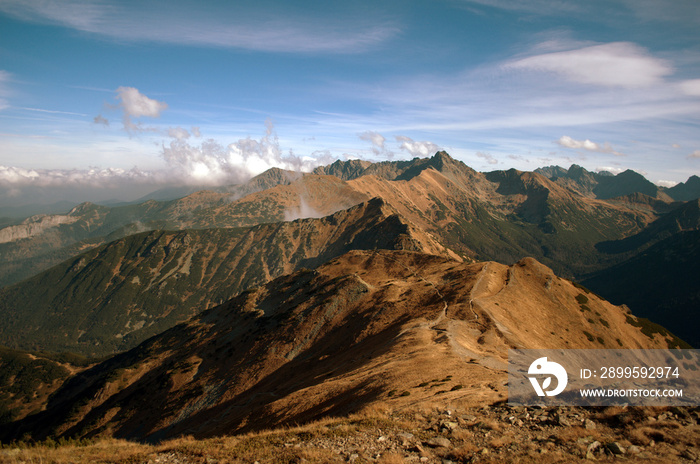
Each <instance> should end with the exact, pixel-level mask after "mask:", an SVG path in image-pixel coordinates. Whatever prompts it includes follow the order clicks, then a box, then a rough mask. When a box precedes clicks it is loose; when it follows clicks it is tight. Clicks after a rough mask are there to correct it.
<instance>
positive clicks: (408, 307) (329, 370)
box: [6, 250, 675, 441]
mask: <svg viewBox="0 0 700 464" xmlns="http://www.w3.org/2000/svg"><path fill="white" fill-rule="evenodd" d="M674 343H675V342H674V339H673V337H672V336H670V335H669V334H667V333H656V334H645V333H643V332H642V331H641V330H640V328H639V324H638V323H637V320H636V318H635V317H634V316H632V315H631V314H629V313H628V312H626V311H625V310H624V309H622V308H620V307H616V306H613V305H611V304H610V303H608V302H606V301H604V300H602V299H600V298H598V297H596V296H595V295H593V294H591V293H586V291H585V290H582V289H581V288H580V287H577V286H576V285H574V284H572V283H571V282H569V281H567V280H564V279H561V278H558V277H556V275H554V273H553V272H552V271H551V270H550V269H549V268H547V267H546V266H543V265H542V264H540V263H538V262H537V261H535V260H534V259H532V258H527V259H524V260H522V261H520V262H518V263H516V264H514V265H512V266H506V265H503V264H499V263H495V262H480V263H473V264H469V263H459V262H457V261H455V260H453V259H450V258H447V257H440V256H436V255H429V254H425V253H421V252H412V251H388V250H371V251H370V250H365V251H360V250H358V251H350V252H348V253H346V254H344V255H342V256H340V257H338V258H335V259H332V260H330V261H328V262H327V263H326V264H324V265H321V266H320V267H318V268H316V269H314V270H309V269H303V270H300V271H298V272H296V273H293V274H290V275H286V276H282V277H279V278H277V279H275V280H272V281H271V282H269V283H268V284H266V285H264V286H261V287H256V288H253V289H250V290H247V291H245V292H242V293H240V294H239V295H238V296H236V297H234V298H233V299H231V300H229V301H227V302H226V303H224V304H222V305H219V306H216V307H214V308H212V309H210V310H207V311H204V312H203V313H201V314H200V315H198V316H196V317H194V318H192V319H190V320H189V321H187V322H186V323H183V324H179V325H177V326H175V327H173V328H172V329H169V330H167V331H165V332H163V333H162V334H160V335H158V336H155V337H152V338H150V339H149V340H147V341H146V342H144V343H142V344H141V345H139V346H137V347H136V348H134V349H132V350H130V351H128V352H126V353H123V354H120V355H116V356H114V357H112V358H110V359H108V360H107V361H104V362H103V363H101V364H98V365H96V366H95V367H92V368H90V369H88V370H85V371H83V372H81V373H79V374H77V375H75V376H73V377H71V378H70V379H69V380H67V381H66V382H65V383H64V384H63V386H61V387H60V389H58V390H57V391H56V392H55V393H54V394H53V395H52V396H51V399H50V400H49V401H48V404H47V405H46V409H45V410H44V411H43V412H40V413H38V414H35V415H33V416H30V417H28V418H26V419H25V420H24V421H23V422H20V423H19V424H13V425H12V428H11V430H10V431H6V433H9V434H11V435H12V436H22V435H24V434H26V433H31V434H32V436H33V437H34V438H36V439H42V438H45V437H47V436H54V437H61V436H70V437H76V438H83V437H93V436H97V435H108V436H116V437H122V438H130V439H138V440H146V441H159V440H162V439H165V438H169V437H173V436H180V435H183V434H188V435H193V436H195V437H208V436H217V435H221V434H231V433H242V432H246V431H250V430H260V429H263V428H270V427H275V426H279V425H284V424H293V423H302V422H306V421H309V420H313V419H316V418H319V417H324V416H333V415H343V414H348V413H350V412H352V411H354V410H356V409H357V408H358V407H360V406H366V405H368V404H372V403H374V402H378V401H382V402H386V403H388V404H390V405H392V406H393V407H402V406H409V405H416V404H420V403H422V402H425V401H431V400H434V399H435V398H436V397H438V398H439V399H442V400H447V399H450V400H456V399H461V400H463V401H467V402H470V403H471V404H480V403H490V402H494V401H498V400H503V399H504V398H505V397H506V383H507V364H506V363H507V350H508V348H512V347H520V348H557V347H560V348H563V347H566V348H618V347H625V348H665V347H668V346H674ZM154 392H158V394H157V395H154Z"/></svg>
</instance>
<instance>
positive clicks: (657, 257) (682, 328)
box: [583, 229, 700, 348]
mask: <svg viewBox="0 0 700 464" xmlns="http://www.w3.org/2000/svg"><path fill="white" fill-rule="evenodd" d="M699 277H700V230H697V229H695V230H682V231H678V232H677V233H675V234H672V235H668V236H665V238H663V239H662V240H660V241H659V242H657V243H655V244H654V245H653V246H651V247H649V248H648V249H646V250H645V251H643V252H642V253H640V254H637V255H634V256H633V257H632V258H630V259H628V260H627V261H625V262H623V263H621V264H618V265H616V266H613V267H610V268H608V269H605V270H602V271H600V272H597V273H595V274H593V275H592V276H589V277H588V278H587V279H585V280H584V281H583V284H584V285H586V286H587V287H589V288H590V289H591V290H593V291H595V292H596V293H598V294H600V295H602V296H604V297H605V298H607V299H609V300H610V301H611V302H613V303H616V304H623V303H624V304H626V305H628V306H629V307H630V308H631V309H632V311H634V313H635V314H637V315H639V316H642V317H646V318H649V319H652V320H654V321H655V322H658V323H660V324H661V325H663V326H664V327H666V328H668V329H669V330H670V331H672V332H673V333H674V334H676V335H678V336H679V337H680V338H682V339H683V340H685V341H686V342H688V343H689V344H690V345H692V346H694V347H696V348H697V347H700V334H698V330H697V329H698V324H697V321H698V318H700V313H699V311H700V285H698V278H699Z"/></svg>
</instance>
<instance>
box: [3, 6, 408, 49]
mask: <svg viewBox="0 0 700 464" xmlns="http://www.w3.org/2000/svg"><path fill="white" fill-rule="evenodd" d="M226 5H227V3H226V2H224V3H221V4H218V5H216V6H214V5H213V4H202V3H197V2H191V3H189V4H183V2H179V3H178V4H171V3H163V4H158V3H152V4H151V3H145V4H141V3H138V4H131V3H128V2H117V1H113V2H108V1H98V0H94V1H92V0H61V1H59V0H3V1H2V2H0V11H2V12H4V13H6V14H9V15H12V16H14V17H16V18H18V19H21V20H24V21H30V22H38V23H49V24H58V25H61V26H64V27H69V28H73V29H77V30H80V31H84V32H89V33H93V34H96V35H101V36H106V37H110V38H114V39H118V40H122V41H151V42H163V43H174V44H181V45H197V46H213V47H226V48H242V49H248V50H258V51H271V52H303V53H318V52H320V53H354V52H359V51H363V50H366V49H367V48H368V47H371V46H374V45H376V44H378V43H381V42H384V41H386V40H387V39H389V38H391V37H393V36H395V35H396V34H397V33H398V32H399V28H398V27H397V26H396V25H395V24H394V23H392V22H391V21H387V20H371V19H367V18H354V20H352V21H348V20H347V18H337V17H323V18H318V17H314V16H309V15H302V14H298V13H295V12H290V11H286V12H285V11H280V12H276V11H271V10H267V11H265V10H264V7H260V10H261V11H255V12H252V13H250V12H248V14H246V13H247V11H246V10H245V8H241V6H240V5H236V4H228V7H227V6H226Z"/></svg>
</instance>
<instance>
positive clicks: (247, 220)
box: [0, 169, 370, 285]
mask: <svg viewBox="0 0 700 464" xmlns="http://www.w3.org/2000/svg"><path fill="white" fill-rule="evenodd" d="M296 176H297V179H296V180H291V179H292V178H293V177H294V175H292V174H290V173H289V172H288V171H282V170H279V169H273V170H270V171H268V173H267V174H265V175H262V174H261V175H260V176H258V177H256V178H254V179H253V180H251V182H249V183H248V184H246V185H243V186H237V187H232V188H231V189H230V190H231V191H226V192H214V191H199V192H196V193H193V194H191V195H188V196H186V197H184V198H180V199H177V200H172V201H168V202H157V201H155V200H149V201H146V202H145V203H141V204H137V205H128V206H121V207H115V208H109V207H106V206H100V205H95V204H92V203H83V204H81V205H79V206H76V207H75V208H73V209H72V210H71V211H70V212H68V213H67V214H59V215H48V216H47V215H41V216H35V217H31V218H28V219H26V220H25V221H23V222H22V223H20V224H16V225H12V226H9V227H5V228H3V229H0V256H1V257H2V258H3V263H4V265H3V267H2V268H1V269H0V285H9V284H12V283H15V282H18V281H20V280H22V279H25V278H27V277H30V276H32V275H35V274H37V273H38V272H40V271H42V270H45V269H48V268H49V267H51V266H53V265H56V264H58V263H60V262H61V261H63V260H66V259H68V258H70V257H72V256H75V255H76V254H78V253H80V252H81V251H84V250H87V249H90V248H92V247H94V246H97V245H100V244H103V243H106V242H108V241H111V240H114V239H117V238H120V237H124V236H127V235H130V234H134V233H137V232H142V231H146V230H159V229H170V230H184V229H192V228H196V229H203V228H212V227H218V228H221V227H241V226H250V225H255V224H261V223H266V222H276V221H282V220H285V219H287V220H288V219H296V218H299V217H322V216H325V215H328V214H331V213H333V212H335V211H339V210H341V209H345V208H349V207H350V206H353V205H356V204H358V203H360V202H363V201H366V200H368V199H369V198H370V197H368V196H365V195H362V194H360V193H358V192H356V191H354V190H352V189H351V188H349V187H347V186H346V185H345V183H344V182H343V181H341V180H340V179H337V178H335V177H332V176H301V175H296ZM269 185H272V186H273V187H272V188H267V189H265V188H266V186H269ZM259 189H264V190H263V191H260V190H259ZM246 193H249V194H246ZM241 195H242V197H241Z"/></svg>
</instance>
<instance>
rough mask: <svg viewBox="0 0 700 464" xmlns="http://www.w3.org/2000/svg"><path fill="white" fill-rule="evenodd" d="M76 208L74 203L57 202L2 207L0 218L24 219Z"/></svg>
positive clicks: (0, 208)
mask: <svg viewBox="0 0 700 464" xmlns="http://www.w3.org/2000/svg"><path fill="white" fill-rule="evenodd" d="M75 206H76V203H73V202H70V201H59V202H56V203H52V204H49V205H44V204H31V205H24V206H2V207H0V217H3V216H4V217H7V218H12V219H25V218H28V217H30V216H36V215H37V214H57V213H62V212H64V211H69V210H71V209H72V208H74V207H75Z"/></svg>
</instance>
